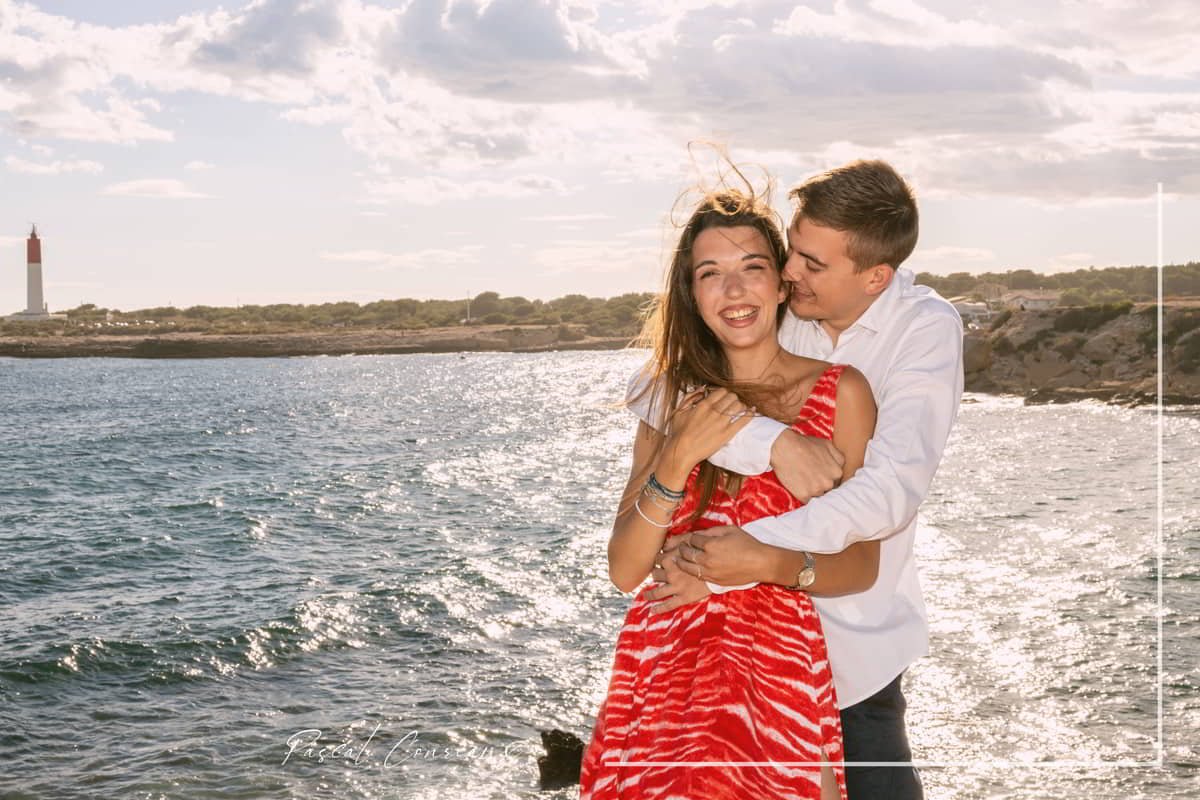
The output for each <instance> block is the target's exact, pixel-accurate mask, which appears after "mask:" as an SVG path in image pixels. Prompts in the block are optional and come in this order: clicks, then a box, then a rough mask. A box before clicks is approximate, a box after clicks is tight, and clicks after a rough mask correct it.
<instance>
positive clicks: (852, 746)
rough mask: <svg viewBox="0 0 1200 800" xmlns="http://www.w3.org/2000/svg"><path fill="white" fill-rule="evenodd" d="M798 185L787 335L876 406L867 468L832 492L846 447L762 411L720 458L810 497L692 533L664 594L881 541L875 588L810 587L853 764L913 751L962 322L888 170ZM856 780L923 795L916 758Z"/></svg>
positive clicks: (898, 758) (669, 563)
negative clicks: (910, 701) (915, 668)
mask: <svg viewBox="0 0 1200 800" xmlns="http://www.w3.org/2000/svg"><path fill="white" fill-rule="evenodd" d="M790 196H791V198H792V199H793V201H794V202H795V204H796V213H795V216H794V218H793V220H792V224H791V225H790V226H789V229H788V251H789V257H788V261H787V264H786V267H785V277H787V278H788V279H789V280H790V281H791V282H792V286H793V288H792V295H791V299H790V301H789V305H790V309H791V311H792V313H791V314H789V315H788V317H787V319H786V320H785V321H784V323H783V326H782V327H781V329H780V333H779V341H780V343H781V344H783V346H784V347H785V348H787V349H788V350H789V351H791V352H793V353H797V354H799V355H804V356H809V357H813V358H820V359H824V360H827V361H831V362H834V363H844V364H851V365H853V366H855V367H857V368H858V369H859V370H860V371H861V372H862V373H863V374H864V375H865V376H866V378H867V380H868V382H869V383H870V384H871V388H872V391H873V393H874V395H875V400H876V402H877V404H878V407H879V412H878V422H877V424H876V429H875V434H874V436H873V437H872V439H871V441H870V442H869V443H868V446H867V452H866V459H865V463H864V464H863V466H862V468H860V469H859V470H858V472H856V473H855V474H854V476H853V477H851V478H850V479H849V480H847V481H846V482H845V484H843V485H842V486H840V487H838V488H836V489H834V490H833V491H830V492H828V493H827V494H822V492H824V491H825V490H826V489H829V488H831V487H832V486H833V481H834V479H835V476H840V474H841V466H840V463H841V460H840V454H838V453H837V452H836V451H834V450H832V445H830V444H829V443H828V442H827V441H825V440H818V439H806V438H805V437H802V436H799V435H798V434H796V433H794V432H792V431H790V430H786V426H784V425H782V424H780V423H778V422H776V421H774V420H770V419H767V418H763V417H759V418H757V419H756V420H755V421H754V422H752V423H751V424H750V425H749V426H748V427H747V428H746V429H744V430H743V431H742V432H741V433H739V434H738V436H737V437H735V438H734V440H733V441H732V442H730V444H729V445H727V446H726V447H725V448H724V449H723V450H722V451H721V452H720V453H718V454H717V455H715V456H714V457H713V458H712V459H710V460H711V461H713V462H714V463H716V464H718V465H720V466H723V467H726V468H728V469H731V470H734V471H736V472H741V473H743V474H758V473H761V472H763V471H765V470H767V469H769V468H772V467H773V468H774V469H775V470H776V473H777V475H778V476H779V477H780V479H781V480H782V481H783V482H784V484H785V485H786V486H787V487H788V488H789V489H790V490H791V491H792V493H793V494H795V495H796V496H798V497H800V498H801V499H804V498H807V497H813V499H812V500H811V501H810V502H809V503H807V504H806V505H805V506H803V507H802V508H800V509H797V510H795V511H792V512H789V513H787V514H784V515H782V516H779V517H772V518H767V519H761V520H757V521H754V522H750V523H747V524H746V526H745V530H742V529H741V528H734V527H725V528H714V529H711V530H707V531H705V532H704V534H700V533H695V534H691V535H690V536H689V537H687V539H686V540H685V543H684V544H681V545H680V546H679V547H678V549H677V550H675V551H674V552H673V553H667V554H664V557H663V558H661V559H660V563H661V564H662V566H661V567H660V568H658V569H656V570H655V573H654V577H655V579H656V580H658V581H659V582H660V583H661V584H662V585H661V586H660V587H658V588H657V589H656V590H655V592H656V595H655V599H658V600H660V601H661V605H660V609H661V610H667V609H669V608H674V607H677V606H679V605H682V604H684V603H686V602H692V601H694V600H697V599H699V598H701V597H703V596H705V595H707V594H708V592H709V591H710V590H711V591H728V590H731V589H738V588H745V586H746V585H749V584H752V583H753V582H758V581H763V582H773V583H780V584H783V585H786V586H789V587H791V588H803V586H804V585H807V584H808V583H811V582H812V580H813V574H814V570H815V571H820V569H821V561H822V555H821V554H829V553H837V552H840V551H842V550H844V549H845V548H846V547H848V546H850V545H851V544H853V543H854V542H857V541H863V540H878V541H879V542H880V557H879V576H878V578H877V580H876V581H875V584H874V585H873V586H872V587H871V588H870V589H868V590H867V591H865V592H862V593H859V594H854V595H846V596H841V597H816V596H814V597H813V603H814V605H815V606H816V608H817V610H818V612H819V613H820V615H821V621H822V625H823V627H824V630H825V637H826V641H827V644H828V648H829V659H830V663H831V666H832V670H833V677H834V685H835V688H836V691H837V695H838V705H839V707H840V708H841V716H842V727H843V735H844V737H845V753H846V761H847V762H850V763H853V762H875V763H879V762H889V763H897V762H899V763H904V762H910V761H911V760H912V754H911V750H910V749H909V746H908V740H907V734H906V732H905V727H904V709H905V701H904V697H903V694H902V692H901V689H900V678H901V676H902V674H903V672H904V670H905V669H907V667H908V666H909V665H910V664H911V663H912V662H913V661H915V660H916V659H917V658H919V657H921V656H923V655H925V654H926V653H927V652H928V646H929V632H928V624H927V622H926V617H925V606H924V602H923V600H922V598H921V590H920V586H919V584H918V582H917V572H916V564H915V562H914V557H913V542H914V538H915V533H916V515H917V507H918V506H919V505H920V504H921V502H922V500H924V498H925V495H926V493H927V492H928V490H929V485H930V482H931V481H932V479H933V475H934V472H935V471H936V470H937V466H938V462H939V461H940V460H941V456H942V451H943V449H944V448H945V445H946V439H947V437H948V436H949V433H950V428H951V426H952V425H953V423H954V419H955V417H956V415H957V412H958V405H959V401H960V399H961V396H962V390H963V369H962V322H961V320H960V319H959V317H958V313H957V312H956V311H955V309H954V307H953V306H951V305H950V304H949V303H948V302H946V301H945V300H944V299H942V298H941V297H940V296H938V295H937V293H935V292H933V291H932V290H931V289H928V288H927V287H923V286H916V285H914V283H913V275H912V273H911V272H909V271H908V270H900V269H898V267H899V265H900V264H901V262H903V261H904V259H905V258H907V257H908V255H909V254H910V253H911V252H912V250H913V248H914V247H915V246H916V239H917V207H916V202H915V200H914V199H913V196H912V193H911V190H910V189H909V187H908V186H907V184H905V183H904V181H903V179H902V178H901V177H900V176H899V175H898V174H896V172H895V170H893V169H892V168H891V167H890V166H889V165H887V164H885V163H883V162H881V161H858V162H853V163H851V164H848V165H846V166H844V167H840V168H838V169H835V170H831V171H830V172H827V173H824V174H822V175H819V176H817V177H815V178H812V179H810V180H808V181H806V182H805V183H804V184H802V185H801V186H799V187H797V188H796V189H794V190H793V191H792V192H791V195H790ZM635 410H636V411H638V413H639V414H644V412H648V409H637V408H635ZM785 431H786V432H785ZM815 495H821V496H819V497H816V496H815ZM672 556H675V557H672ZM702 580H703V581H707V584H705V583H704V582H702ZM847 788H848V791H849V796H850V798H851V800H889V799H893V798H894V799H895V800H900V799H901V798H903V800H912V799H913V798H921V797H923V793H922V788H921V783H920V778H919V776H918V775H917V773H916V770H915V769H913V768H911V766H910V767H851V768H848V769H847Z"/></svg>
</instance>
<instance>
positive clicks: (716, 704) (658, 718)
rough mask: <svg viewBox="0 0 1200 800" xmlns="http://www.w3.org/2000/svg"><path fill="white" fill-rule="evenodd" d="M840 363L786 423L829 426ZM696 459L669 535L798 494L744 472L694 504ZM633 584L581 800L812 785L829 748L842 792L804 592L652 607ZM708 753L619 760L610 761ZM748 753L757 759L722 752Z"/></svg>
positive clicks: (759, 510)
mask: <svg viewBox="0 0 1200 800" xmlns="http://www.w3.org/2000/svg"><path fill="white" fill-rule="evenodd" d="M843 369H844V367H843V366H841V365H834V366H831V367H829V368H827V369H826V370H825V372H823V373H822V374H821V376H820V377H819V378H818V379H817V382H816V384H815V385H814V386H813V389H812V392H811V393H810V395H809V397H808V399H807V400H806V401H805V403H804V406H803V407H802V408H801V409H800V412H799V414H798V417H797V420H796V422H795V423H793V425H792V428H793V430H796V431H799V432H800V433H802V434H804V435H807V436H819V437H822V438H826V439H830V438H832V437H833V422H834V410H835V399H836V397H837V385H838V379H839V378H840V377H841V374H842V370H843ZM698 471H699V468H697V469H696V470H695V471H693V472H692V475H691V478H690V479H689V480H688V484H687V494H686V496H685V498H684V500H683V502H682V503H681V504H680V506H679V508H678V509H677V510H676V512H675V517H674V520H675V524H674V525H673V526H672V527H671V528H670V529H669V530H668V536H669V537H670V536H680V535H683V534H685V533H688V532H690V531H698V530H704V529H705V528H711V527H714V526H716V525H741V524H744V523H746V522H750V521H751V520H755V519H759V518H761V517H766V516H776V515H778V514H781V513H783V512H785V511H790V510H792V509H794V508H798V507H799V506H800V505H801V503H800V501H798V500H797V499H796V498H795V497H793V496H792V495H791V494H789V493H788V491H787V490H786V489H784V488H783V486H782V485H781V484H780V483H779V481H778V480H777V479H776V478H775V473H774V472H767V473H764V474H762V475H758V476H753V477H747V478H745V479H744V480H743V482H742V488H741V491H740V492H739V493H738V495H737V497H736V498H731V497H729V495H728V494H726V493H724V492H722V491H721V490H720V489H717V490H716V492H715V493H714V495H713V498H712V501H711V502H710V504H709V507H708V509H707V510H706V511H705V513H704V515H703V516H701V517H700V518H699V519H696V520H692V521H690V522H686V523H682V524H681V523H680V521H682V520H686V519H687V517H688V515H689V514H690V513H691V512H692V510H693V509H694V508H695V507H696V503H697V501H698V494H699V490H698V488H697V486H696V476H697V473H698ZM653 585H654V584H647V585H646V586H645V587H643V588H642V590H641V591H639V592H638V594H637V596H636V597H635V598H634V600H633V606H632V607H631V608H630V609H629V613H628V614H627V615H626V617H625V625H624V626H623V627H622V628H621V632H620V634H619V635H618V637H617V652H616V658H615V660H614V663H613V672H612V680H611V682H610V684H609V688H608V697H607V699H605V701H604V703H603V704H602V705H601V707H600V711H599V713H598V715H597V719H596V727H595V731H594V732H593V736H592V741H591V744H590V745H588V748H587V750H586V752H585V753H584V757H583V767H582V773H581V776H580V796H581V798H582V800H613V799H614V798H619V799H620V800H634V799H635V798H636V800H656V799H657V798H662V799H663V800H666V799H667V798H671V799H672V800H684V799H686V800H746V799H748V798H754V800H775V799H776V798H778V799H780V800H782V798H788V799H789V800H791V799H792V798H812V799H814V800H819V798H820V796H821V776H820V768H819V767H818V766H804V767H794V766H776V765H762V762H793V763H794V762H810V763H811V762H821V761H832V762H837V764H838V765H837V766H835V767H834V768H833V769H834V774H835V776H836V778H837V782H838V788H839V792H840V793H841V796H842V798H843V800H845V797H846V790H845V776H844V771H843V769H842V767H841V766H840V762H841V761H842V760H843V753H842V731H841V724H840V721H839V717H838V710H837V703H836V699H835V697H834V690H833V679H832V675H831V674H830V671H829V656H828V654H827V653H826V650H825V637H824V635H823V634H822V632H821V621H820V619H819V618H818V617H817V612H816V610H815V609H814V608H813V605H812V601H811V600H810V599H809V596H808V593H807V592H797V591H788V590H787V589H784V588H783V587H781V586H777V585H774V584H759V585H757V586H754V587H753V588H751V589H746V590H740V591H731V592H726V593H724V594H714V595H710V596H709V597H707V598H705V599H703V600H701V601H699V602H696V603H691V604H689V605H686V606H683V607H682V608H678V609H675V610H674V611H670V612H666V613H662V614H651V613H650V605H651V602H652V601H650V600H648V599H646V596H645V595H646V591H647V590H648V589H649V588H651V587H652V586H653ZM618 761H623V762H650V761H653V762H666V763H672V764H678V763H680V762H686V763H687V764H689V765H691V764H700V763H704V762H709V763H710V764H712V765H711V766H666V765H662V764H659V765H652V766H631V765H628V764H621V765H618V764H616V763H614V762H618ZM730 762H757V763H758V764H759V766H731V765H730Z"/></svg>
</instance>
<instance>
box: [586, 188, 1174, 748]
mask: <svg viewBox="0 0 1200 800" xmlns="http://www.w3.org/2000/svg"><path fill="white" fill-rule="evenodd" d="M1157 187H1158V188H1157V206H1158V226H1157V229H1158V230H1157V232H1158V259H1157V262H1156V264H1157V267H1156V271H1157V278H1158V309H1157V310H1158V314H1157V329H1158V352H1157V359H1156V361H1157V367H1158V381H1157V383H1158V385H1157V397H1156V400H1157V403H1156V406H1155V414H1156V418H1157V423H1158V458H1157V465H1156V466H1157V475H1156V479H1157V489H1158V497H1157V514H1156V515H1155V560H1156V564H1157V571H1156V576H1155V577H1156V578H1157V579H1158V580H1157V584H1158V587H1157V591H1158V607H1157V611H1156V613H1155V617H1156V620H1157V630H1158V642H1157V656H1158V685H1157V687H1156V689H1157V694H1158V697H1157V704H1158V708H1157V710H1158V731H1157V734H1158V736H1157V741H1156V742H1155V747H1154V749H1155V755H1154V760H1152V761H1138V760H1136V759H1123V760H1112V761H1012V760H1008V761H988V762H986V763H987V766H988V767H994V768H998V769H1030V768H1034V767H1038V768H1040V767H1051V768H1058V769H1105V768H1108V769H1111V768H1114V767H1126V768H1156V769H1162V768H1163V767H1164V765H1165V750H1166V746H1165V745H1166V742H1165V740H1164V739H1163V615H1164V608H1165V606H1164V605H1163V553H1164V547H1163V375H1164V372H1163V360H1164V359H1163V185H1162V183H1161V182H1160V183H1158V185H1157ZM602 763H603V764H604V766H605V767H777V768H779V767H784V768H794V767H837V766H843V767H915V768H917V769H926V768H929V769H938V768H973V767H978V766H979V765H980V761H979V760H974V761H846V762H843V763H833V762H829V761H620V760H611V761H610V760H604V761H602Z"/></svg>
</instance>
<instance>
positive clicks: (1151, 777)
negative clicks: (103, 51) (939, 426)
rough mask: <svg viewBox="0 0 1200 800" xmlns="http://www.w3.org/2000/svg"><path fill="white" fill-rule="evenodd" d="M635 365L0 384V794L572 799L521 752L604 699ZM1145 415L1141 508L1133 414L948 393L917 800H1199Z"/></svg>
mask: <svg viewBox="0 0 1200 800" xmlns="http://www.w3.org/2000/svg"><path fill="white" fill-rule="evenodd" d="M644 357H645V353H644V352H638V351H625V352H604V353H547V354H537V355H520V354H465V355H457V354H451V355H409V356H380V357H344V358H302V359H262V360H213V361H133V360H128V361H126V360H108V359H96V360H61V361H53V360H41V361H24V360H11V359H0V415H2V416H0V744H2V746H0V795H3V796H4V797H29V798H42V797H45V798H51V797H53V798H72V797H80V798H83V797H121V798H210V797H211V798H286V797H310V796H326V797H338V798H446V799H447V800H454V799H456V798H462V799H463V800H466V799H467V798H471V799H472V800H475V799H476V798H517V797H526V798H533V797H545V798H553V799H555V800H557V798H566V797H572V796H574V791H573V790H569V791H560V792H545V793H543V792H538V790H537V785H536V775H537V770H536V764H535V759H536V755H537V754H538V752H540V744H539V741H538V734H537V732H538V731H539V730H541V729H548V728H561V729H564V730H569V731H572V732H575V733H576V734H578V735H580V736H581V737H583V738H584V739H585V740H586V738H587V736H588V734H589V731H590V725H591V723H592V720H593V718H594V714H595V711H596V707H597V705H598V704H599V702H600V700H601V699H602V697H603V695H604V691H605V687H606V682H607V674H608V669H609V666H610V660H611V657H612V646H613V643H614V641H615V638H616V633H617V629H618V627H619V625H620V622H621V619H622V617H623V614H624V610H625V608H626V605H627V603H628V597H627V596H625V595H622V594H620V593H619V592H618V591H617V590H616V589H615V588H613V587H612V585H611V584H610V583H609V581H608V579H607V576H606V569H605V543H606V540H607V536H608V530H609V525H610V521H611V516H612V513H613V509H614V506H615V502H616V498H617V496H618V494H619V492H620V490H621V488H622V486H623V485H624V482H625V480H626V476H627V471H628V466H629V457H630V446H631V441H632V433H633V423H632V421H631V417H630V416H629V414H628V413H627V412H625V411H624V410H622V409H621V408H619V406H618V405H617V401H618V400H619V399H620V397H621V394H622V392H623V389H624V386H625V384H626V379H627V377H628V375H629V373H630V372H631V370H632V369H633V368H634V367H635V366H637V365H638V364H639V363H640V362H641V361H642V360H643V359H644ZM1162 424H1163V433H1164V441H1165V459H1164V460H1163V462H1162V471H1163V493H1162V499H1163V508H1162V513H1161V517H1160V513H1159V506H1158V503H1159V492H1158V464H1159V462H1158V459H1157V436H1158V419H1157V415H1156V414H1155V412H1154V410H1153V409H1146V408H1142V409H1125V408H1116V407H1110V406H1105V405H1100V404H1094V403H1081V404H1074V405H1064V406H1041V407H1026V406H1024V405H1023V404H1022V402H1021V401H1020V400H1019V399H1017V398H1006V397H989V396H982V395H979V396H968V398H967V399H966V401H965V402H964V404H963V406H962V408H961V413H960V416H959V421H958V425H957V427H956V429H955V431H954V434H953V436H952V439H951V441H950V444H949V446H948V448H947V451H946V455H945V459H944V461H943V463H942V467H941V469H940V471H939V473H938V476H937V478H936V480H935V483H934V486H933V489H932V491H931V493H930V496H929V498H928V500H927V501H926V503H925V506H924V509H923V514H922V521H921V528H920V532H919V536H918V553H917V556H918V561H919V564H920V569H921V576H922V583H923V586H924V589H925V595H926V600H927V604H928V607H929V618H930V627H931V635H932V653H931V655H930V656H929V657H927V658H924V659H922V660H920V661H919V662H917V663H916V664H914V665H913V667H912V668H911V669H910V670H909V672H908V675H907V677H906V684H905V685H906V694H907V696H908V700H909V727H910V734H911V739H912V743H913V748H914V751H915V757H916V758H917V759H918V760H919V761H922V762H928V764H929V766H926V767H925V768H924V769H923V770H922V776H923V779H924V782H925V785H926V791H927V796H928V797H930V798H931V799H932V798H976V797H978V798H985V797H986V798H1008V797H1013V798H1016V797H1022V798H1025V797H1029V798H1041V797H1047V798H1050V797H1053V798H1060V797H1081V796H1085V797H1089V798H1091V800H1103V799H1105V798H1191V797H1195V796H1197V795H1198V794H1200V777H1198V776H1200V769H1198V768H1200V752H1198V745H1197V740H1198V738H1200V691H1198V690H1200V669H1198V664H1200V636H1198V632H1200V625H1198V622H1200V531H1198V522H1197V515H1196V509H1197V507H1198V506H1200V503H1198V499H1200V498H1198V495H1200V491H1198V487H1200V477H1198V472H1197V469H1196V467H1197V457H1196V453H1197V452H1198V450H1200V415H1198V414H1197V413H1196V412H1195V411H1194V410H1189V409H1181V410H1175V411H1170V412H1168V413H1167V414H1166V415H1165V417H1164V419H1163V423H1162ZM1160 523H1161V526H1162V534H1163V544H1164V548H1163V549H1164V554H1165V558H1164V561H1163V563H1162V569H1161V572H1160V570H1159V563H1158V558H1157V550H1156V543H1157V538H1158V531H1159V525H1160ZM1160 591H1161V604H1160V594H1159V593H1160ZM1160 609H1161V612H1162V616H1161V618H1160V616H1159V612H1160ZM1160 619H1161V623H1162V630H1161V634H1162V635H1161V637H1160V635H1159V622H1160ZM1160 647H1161V651H1160V649H1159V648H1160ZM1160 653H1161V659H1162V660H1161V669H1160V661H1159V658H1160ZM1160 691H1161V701H1160V694H1159V693H1160ZM1160 712H1161V713H1160ZM1072 764H1074V766H1072ZM1160 764H1161V766H1160Z"/></svg>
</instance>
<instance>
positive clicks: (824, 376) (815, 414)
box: [792, 364, 846, 436]
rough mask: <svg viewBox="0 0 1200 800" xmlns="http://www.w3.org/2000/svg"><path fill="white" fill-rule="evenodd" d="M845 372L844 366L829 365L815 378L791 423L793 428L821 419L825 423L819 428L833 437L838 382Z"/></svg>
mask: <svg viewBox="0 0 1200 800" xmlns="http://www.w3.org/2000/svg"><path fill="white" fill-rule="evenodd" d="M845 370H846V365H845V364H830V365H829V366H828V367H826V368H825V371H824V372H822V373H821V374H820V375H818V376H817V381H816V383H814V384H813V387H812V389H811V390H810V391H809V393H808V398H807V399H805V401H804V405H803V406H801V407H800V412H799V413H798V414H797V416H796V421H795V422H794V423H792V427H793V428H794V427H796V426H798V425H800V424H801V423H802V422H812V421H814V420H816V419H818V418H821V419H823V420H824V423H825V424H824V425H822V426H821V427H822V428H825V429H826V435H827V436H833V423H834V416H835V415H836V413H837V387H838V381H840V380H841V378H842V373H843V372H845Z"/></svg>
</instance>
